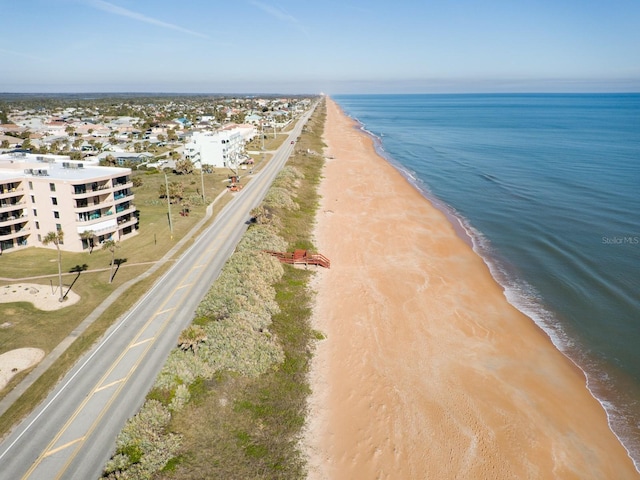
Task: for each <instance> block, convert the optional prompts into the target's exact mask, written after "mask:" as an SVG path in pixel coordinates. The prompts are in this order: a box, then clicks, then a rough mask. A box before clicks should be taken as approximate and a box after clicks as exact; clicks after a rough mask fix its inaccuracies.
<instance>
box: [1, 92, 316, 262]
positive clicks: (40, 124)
mask: <svg viewBox="0 0 640 480" xmlns="http://www.w3.org/2000/svg"><path fill="white" fill-rule="evenodd" d="M310 102H311V99H310V98H308V97H290V98H289V97H288V98H281V97H264V98H256V97H242V98H234V97H232V98H223V97H209V96H207V97H202V96H191V97H190V96H183V97H169V96H155V97H152V98H126V97H124V98H123V97H122V96H120V97H115V98H101V97H97V98H74V97H63V98H56V97H46V98H38V97H26V98H21V97H20V98H10V99H9V100H5V101H3V102H0V251H1V252H12V251H16V250H19V249H21V248H26V247H30V246H37V247H46V246H47V244H46V242H45V241H44V240H45V237H46V234H47V233H48V232H55V231H64V232H66V234H67V236H66V238H65V240H64V242H63V243H61V244H60V245H58V246H59V247H60V248H61V249H63V250H67V251H75V252H81V251H86V250H88V249H90V248H94V247H95V246H96V245H102V244H104V242H107V241H120V240H126V239H127V238H128V237H130V236H132V235H135V234H137V233H138V230H139V222H138V220H137V213H136V212H137V209H136V206H135V194H134V191H133V186H134V183H133V181H132V175H131V174H132V170H140V169H142V170H145V171H148V170H153V169H155V170H158V171H165V170H166V171H171V172H178V173H181V172H185V173H186V172H192V171H193V170H194V169H196V170H201V171H204V172H208V173H210V172H211V171H213V170H214V169H225V170H229V171H231V172H235V174H236V176H238V173H239V171H241V170H249V171H250V170H251V168H252V165H253V164H254V162H256V161H259V160H260V159H261V158H262V157H263V156H264V149H265V146H264V141H265V138H268V137H270V136H275V135H276V134H277V132H281V131H283V130H284V129H286V127H287V126H288V125H290V124H291V122H292V121H293V120H294V119H295V118H297V117H298V116H299V115H300V114H301V113H302V112H303V111H304V110H305V109H306V108H308V107H309V105H310ZM72 232H73V234H71V233H72ZM50 247H53V245H50Z"/></svg>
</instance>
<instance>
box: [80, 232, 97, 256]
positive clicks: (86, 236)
mask: <svg viewBox="0 0 640 480" xmlns="http://www.w3.org/2000/svg"><path fill="white" fill-rule="evenodd" d="M95 236H96V233H95V232H94V231H93V230H85V231H84V232H82V233H81V234H80V238H81V239H82V240H86V241H87V243H88V244H89V255H91V252H93V247H94V243H93V240H94V238H95Z"/></svg>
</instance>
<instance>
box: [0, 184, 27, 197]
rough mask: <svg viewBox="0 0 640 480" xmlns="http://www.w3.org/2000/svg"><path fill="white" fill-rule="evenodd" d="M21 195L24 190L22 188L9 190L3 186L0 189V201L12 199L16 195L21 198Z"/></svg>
mask: <svg viewBox="0 0 640 480" xmlns="http://www.w3.org/2000/svg"><path fill="white" fill-rule="evenodd" d="M23 194H24V188H22V187H21V186H18V187H11V188H9V187H7V186H4V185H3V186H1V187H0V199H3V198H12V197H16V196H18V195H20V196H22V195H23Z"/></svg>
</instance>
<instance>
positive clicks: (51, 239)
mask: <svg viewBox="0 0 640 480" xmlns="http://www.w3.org/2000/svg"><path fill="white" fill-rule="evenodd" d="M63 240H64V232H63V231H62V230H58V231H55V232H49V233H47V235H46V236H45V237H44V238H43V239H42V243H43V244H44V245H49V244H50V243H53V244H54V245H55V246H56V249H57V250H58V280H59V281H60V298H59V299H58V301H60V302H64V290H63V288H62V254H61V253H60V244H61V243H63Z"/></svg>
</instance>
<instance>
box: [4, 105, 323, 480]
mask: <svg viewBox="0 0 640 480" xmlns="http://www.w3.org/2000/svg"><path fill="white" fill-rule="evenodd" d="M311 113H312V110H311V111H309V112H307V113H306V114H305V115H304V116H303V117H302V118H301V119H300V120H299V121H298V123H297V124H296V127H295V128H294V129H293V130H292V132H291V133H290V134H289V137H288V139H287V140H286V141H285V143H284V144H283V145H282V147H281V148H280V149H279V150H278V152H277V153H276V154H275V156H274V158H273V159H272V160H271V161H270V162H269V163H268V164H267V165H266V166H265V168H264V169H263V170H262V171H261V172H260V173H259V174H257V175H256V176H255V178H254V179H253V180H252V181H251V182H250V183H249V184H248V185H246V186H245V188H244V189H243V190H241V191H240V192H238V193H237V194H235V196H234V198H233V200H232V201H231V202H230V203H229V204H228V205H227V206H226V207H225V208H224V209H223V211H222V212H221V213H220V214H219V215H218V216H217V218H216V219H215V221H214V222H213V223H212V225H211V226H210V227H209V228H207V229H206V230H205V231H204V233H203V234H202V235H200V236H199V237H198V239H197V240H196V241H195V242H194V244H193V245H192V246H191V247H190V248H189V249H188V250H187V251H186V252H185V253H184V254H183V255H182V256H181V257H180V258H179V259H178V260H177V261H176V262H175V264H174V265H173V266H172V268H171V269H170V270H169V271H168V272H167V273H166V274H165V275H164V276H163V277H162V278H161V279H160V280H158V282H156V284H155V285H154V287H153V288H152V289H151V290H150V291H149V292H148V293H147V294H146V295H145V296H144V297H143V298H142V299H141V300H140V301H139V302H138V303H137V304H136V305H135V306H134V307H133V308H132V309H131V310H130V311H129V312H128V313H127V314H126V315H125V316H124V317H123V318H122V319H120V320H119V321H118V322H117V323H116V324H115V325H113V326H112V327H111V328H110V329H109V330H108V331H107V333H106V334H105V336H104V337H103V339H102V340H101V341H100V342H99V343H98V344H97V345H96V346H94V348H92V349H91V351H89V352H88V353H87V354H86V355H85V356H84V357H83V358H82V359H81V360H80V361H79V362H78V363H77V364H76V365H75V366H74V368H73V369H72V370H70V371H69V372H68V374H67V375H66V376H65V378H64V379H63V380H62V381H61V382H60V383H59V384H58V386H57V387H56V388H55V389H54V390H53V391H52V392H51V393H50V395H49V397H48V398H47V399H46V400H45V401H44V402H43V403H42V404H41V405H39V406H38V407H37V408H36V409H35V410H34V411H33V412H32V414H31V415H30V416H29V417H28V418H26V419H25V420H24V421H23V422H22V423H21V424H20V425H19V426H18V427H17V428H16V429H15V430H14V431H13V432H12V433H11V435H9V436H8V437H7V438H6V439H5V440H4V442H3V443H2V444H1V445H0V478H2V479H5V478H6V479H21V478H22V479H27V478H29V479H59V478H60V479H62V478H64V479H77V478H81V479H91V478H98V477H99V476H100V474H101V473H102V468H103V467H104V464H105V462H106V461H107V460H108V458H109V456H110V455H111V453H112V449H113V445H114V439H115V437H116V435H117V434H118V432H119V431H120V430H121V429H122V426H123V425H124V423H125V421H126V420H127V419H128V418H129V417H131V416H132V415H133V414H135V413H136V412H137V410H138V409H139V408H140V406H141V404H142V402H143V401H144V397H145V395H146V393H147V392H148V391H149V389H150V388H151V386H152V385H153V382H154V380H155V378H156V376H157V374H158V372H159V371H160V369H161V368H162V365H163V364H164V361H165V359H166V357H167V355H168V354H169V352H170V350H171V349H172V348H173V347H174V346H175V345H176V341H177V338H178V336H179V334H180V332H181V331H182V330H183V329H184V328H185V327H186V326H188V325H189V323H190V322H191V320H192V318H193V313H194V311H195V309H196V307H197V305H198V303H199V302H200V300H201V299H202V298H203V297H204V295H205V294H206V292H207V290H208V289H209V287H210V286H211V284H212V283H213V281H214V280H215V279H216V278H217V276H218V274H219V273H220V270H221V269H222V267H223V265H224V263H225V262H226V260H227V259H228V257H229V256H230V255H231V253H232V252H233V250H234V248H235V246H236V244H237V242H238V241H239V239H240V238H241V236H242V234H243V233H244V231H245V229H246V228H247V221H248V220H249V217H250V211H251V209H253V208H254V207H256V206H257V205H259V204H260V202H261V201H262V199H263V198H264V195H265V194H266V192H267V190H268V188H269V186H270V185H271V183H272V181H273V179H274V178H275V175H276V174H277V173H278V172H279V171H280V169H281V168H282V166H283V165H284V164H285V162H286V160H287V159H288V157H289V155H290V154H291V152H292V150H293V148H294V144H293V143H292V142H293V141H295V139H297V137H298V135H299V134H300V132H301V130H302V126H303V125H304V123H306V121H307V120H308V118H309V116H310V115H311ZM141 234H142V235H144V232H141Z"/></svg>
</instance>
